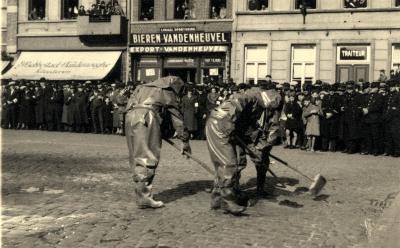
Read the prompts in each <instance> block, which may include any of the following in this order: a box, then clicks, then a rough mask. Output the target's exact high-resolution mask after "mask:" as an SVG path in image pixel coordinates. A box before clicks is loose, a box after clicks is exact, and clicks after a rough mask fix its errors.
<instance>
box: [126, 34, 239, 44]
mask: <svg viewBox="0 0 400 248" xmlns="http://www.w3.org/2000/svg"><path fill="white" fill-rule="evenodd" d="M230 35H231V34H230V33H229V32H203V33H200V32H198V33H195V32H192V33H153V34H132V43H133V44H134V45H151V44H152V45H157V44H160V45H161V44H194V43H201V44H208V43H213V44H215V43H229V42H230V40H231V36H230Z"/></svg>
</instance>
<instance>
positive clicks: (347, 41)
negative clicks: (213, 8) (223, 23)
mask: <svg viewBox="0 0 400 248" xmlns="http://www.w3.org/2000/svg"><path fill="white" fill-rule="evenodd" d="M303 6H306V8H304V7H303ZM399 7H400V1H398V0H329V1H326V0H305V1H302V0H237V1H235V4H234V6H233V8H234V12H235V18H234V24H233V26H234V27H235V28H234V30H233V37H232V40H233V54H232V66H231V68H232V77H233V78H234V79H235V81H237V82H257V81H259V80H262V79H264V78H265V75H267V74H270V75H271V76H272V78H273V79H274V80H276V81H278V82H288V81H298V82H301V83H304V82H307V81H309V82H315V81H316V80H318V79H319V80H322V81H325V82H330V83H333V82H343V81H348V80H354V81H360V80H364V81H373V80H376V79H377V78H378V77H379V71H380V70H382V69H384V70H385V71H386V74H388V73H389V71H390V70H391V69H398V68H399V65H400V25H399V23H400V8H399Z"/></svg>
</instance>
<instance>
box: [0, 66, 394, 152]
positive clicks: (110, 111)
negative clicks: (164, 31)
mask: <svg viewBox="0 0 400 248" xmlns="http://www.w3.org/2000/svg"><path fill="white" fill-rule="evenodd" d="M265 83H266V84H270V85H272V87H271V88H274V89H276V90H277V91H278V92H279V93H280V94H281V95H282V99H284V100H283V102H282V108H281V109H280V115H279V116H280V120H279V122H280V133H281V135H280V136H281V140H280V142H281V143H282V144H283V145H284V147H285V148H288V149H304V150H308V151H313V152H315V151H321V152H324V151H331V152H336V151H342V152H345V153H350V154H353V153H361V154H371V155H381V154H385V155H391V156H396V157H397V156H400V129H399V128H398V127H399V126H400V92H399V89H400V74H399V73H397V74H396V73H394V72H391V75H390V76H388V77H387V76H385V75H384V71H382V73H381V75H380V77H379V79H378V80H377V81H376V82H372V83H369V82H363V81H362V80H360V82H353V81H350V82H347V83H335V84H329V83H323V82H321V81H317V82H316V83H315V84H308V83H306V84H304V85H303V86H300V85H299V84H298V83H297V82H290V83H283V84H278V83H275V82H272V81H270V76H269V75H268V76H267V78H266V80H262V81H261V82H259V84H265ZM136 85H137V84H128V85H125V84H121V83H111V84H110V83H106V82H97V83H94V82H90V81H87V82H85V83H74V82H64V83H61V82H48V81H46V80H44V79H43V80H40V81H39V82H34V81H20V82H14V81H13V82H9V83H8V84H7V85H6V86H3V87H4V89H3V91H2V128H13V129H39V130H49V131H56V130H57V131H71V132H93V133H114V134H123V126H124V124H123V122H124V110H125V105H126V102H127V100H128V99H129V96H130V94H131V93H133V91H134V89H135V86H136ZM188 85H189V86H188V87H187V89H186V92H185V95H184V96H183V97H182V99H181V110H182V113H183V117H184V124H185V127H186V128H187V129H188V131H189V133H190V137H191V139H200V140H204V139H205V134H204V127H205V123H206V120H207V117H208V114H209V113H210V111H211V110H212V109H214V108H215V107H216V106H217V105H219V104H221V103H222V102H223V101H225V100H228V99H229V98H230V96H231V95H232V94H235V92H245V91H246V90H247V89H248V88H249V87H257V85H251V84H245V83H241V84H235V83H233V82H232V81H230V82H229V83H213V84H211V83H207V84H200V85H199V84H198V85H195V84H190V83H189V84H188Z"/></svg>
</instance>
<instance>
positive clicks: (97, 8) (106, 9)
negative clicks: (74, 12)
mask: <svg viewBox="0 0 400 248" xmlns="http://www.w3.org/2000/svg"><path fill="white" fill-rule="evenodd" d="M78 15H89V16H90V18H89V21H93V22H96V21H110V20H111V16H112V15H125V14H124V10H123V9H122V7H121V6H120V5H119V3H118V1H117V0H112V1H107V3H106V2H105V1H104V0H102V1H97V2H96V3H93V4H92V5H91V6H90V7H89V8H88V9H85V7H84V6H83V5H81V6H79V9H78Z"/></svg>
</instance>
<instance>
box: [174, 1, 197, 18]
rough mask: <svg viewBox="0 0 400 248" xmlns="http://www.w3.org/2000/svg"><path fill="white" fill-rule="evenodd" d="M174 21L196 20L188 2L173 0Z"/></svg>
mask: <svg viewBox="0 0 400 248" xmlns="http://www.w3.org/2000/svg"><path fill="white" fill-rule="evenodd" d="M174 18H175V19H185V20H188V19H196V15H195V12H194V8H193V6H192V4H191V1H189V0H175V13H174Z"/></svg>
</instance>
